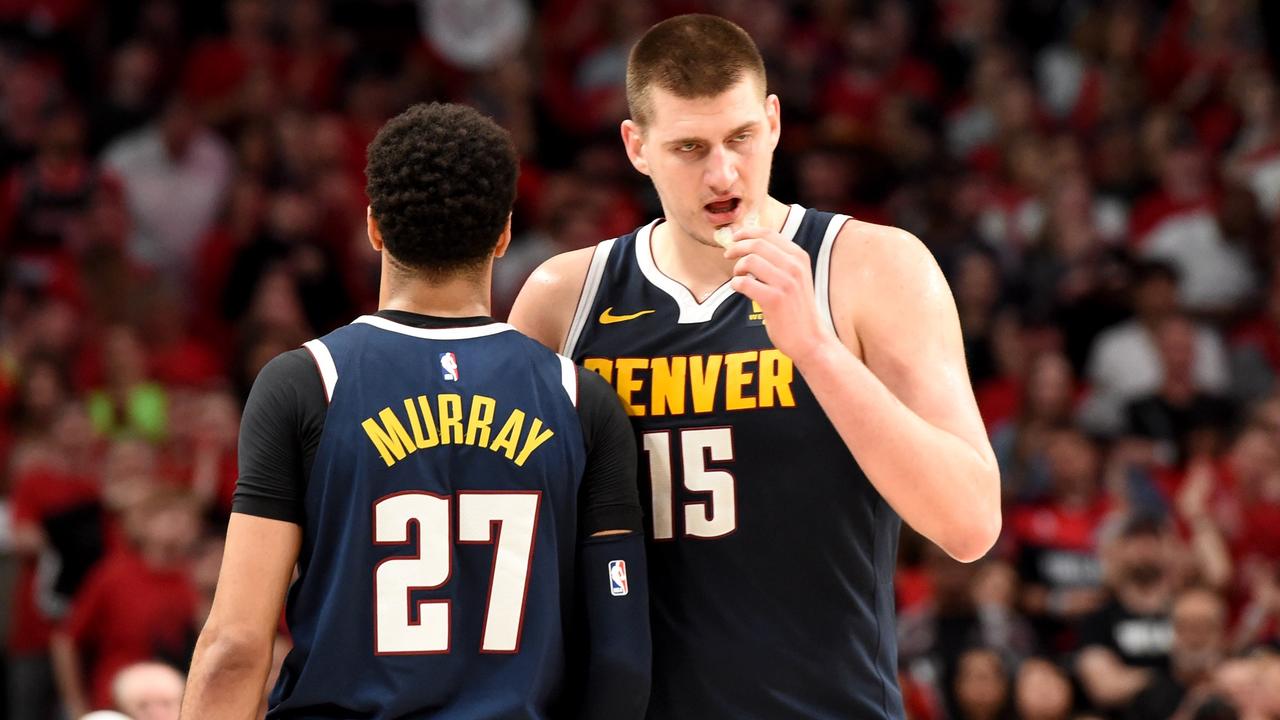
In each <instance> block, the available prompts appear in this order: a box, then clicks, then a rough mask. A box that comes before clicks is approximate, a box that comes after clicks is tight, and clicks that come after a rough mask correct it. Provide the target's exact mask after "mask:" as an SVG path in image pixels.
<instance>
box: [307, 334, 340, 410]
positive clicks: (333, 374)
mask: <svg viewBox="0 0 1280 720" xmlns="http://www.w3.org/2000/svg"><path fill="white" fill-rule="evenodd" d="M302 347H304V348H306V349H307V352H309V353H311V359H312V360H315V362H316V370H318V371H319V372H320V379H321V380H322V381H323V382H324V399H325V401H326V402H333V389H334V387H335V386H336V385H337V384H338V367H337V366H336V365H334V364H333V356H332V355H330V354H329V348H328V347H327V346H326V345H325V344H324V343H323V342H321V341H320V340H318V339H317V340H308V341H306V342H305V343H303V344H302Z"/></svg>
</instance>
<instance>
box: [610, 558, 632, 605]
mask: <svg viewBox="0 0 1280 720" xmlns="http://www.w3.org/2000/svg"><path fill="white" fill-rule="evenodd" d="M609 592H611V593H613V596H614V597H622V596H623V595H626V594H627V592H628V589H627V561H626V560H610V561H609Z"/></svg>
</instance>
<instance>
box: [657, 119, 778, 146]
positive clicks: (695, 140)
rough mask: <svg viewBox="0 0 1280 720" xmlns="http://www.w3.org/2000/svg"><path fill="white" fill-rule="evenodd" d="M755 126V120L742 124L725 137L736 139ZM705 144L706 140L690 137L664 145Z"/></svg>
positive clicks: (669, 141)
mask: <svg viewBox="0 0 1280 720" xmlns="http://www.w3.org/2000/svg"><path fill="white" fill-rule="evenodd" d="M755 126H756V121H755V120H751V121H748V122H745V123H742V124H741V125H739V126H738V127H736V128H734V129H732V130H730V131H729V132H727V133H725V137H736V136H738V135H741V134H742V133H744V132H746V131H748V130H750V129H751V128H753V127H755ZM705 142H706V140H705V139H704V138H700V137H694V136H689V137H682V138H676V139H675V140H668V141H667V142H665V143H663V144H664V145H667V146H676V145H684V144H686V143H705Z"/></svg>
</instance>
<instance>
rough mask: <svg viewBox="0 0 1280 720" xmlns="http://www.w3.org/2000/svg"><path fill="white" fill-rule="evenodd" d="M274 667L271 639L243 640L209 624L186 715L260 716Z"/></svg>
mask: <svg viewBox="0 0 1280 720" xmlns="http://www.w3.org/2000/svg"><path fill="white" fill-rule="evenodd" d="M270 666H271V642H270V639H268V641H267V642H266V643H260V642H248V643H246V642H240V641H237V640H233V639H230V638H228V637H227V636H226V635H221V634H219V633H218V632H216V631H211V630H210V628H208V627H206V628H205V631H204V632H202V633H201V634H200V639H199V640H198V641H197V642H196V651H195V656H194V657H193V658H192V660H191V672H190V674H189V676H188V679H187V691H186V694H185V695H184V697H183V699H182V716H181V717H182V718H183V719H184V720H187V719H190V720H195V718H200V720H204V718H211V719H214V720H252V719H255V718H258V717H260V715H261V707H262V696H263V692H264V686H265V685H266V681H267V673H268V672H269V670H270Z"/></svg>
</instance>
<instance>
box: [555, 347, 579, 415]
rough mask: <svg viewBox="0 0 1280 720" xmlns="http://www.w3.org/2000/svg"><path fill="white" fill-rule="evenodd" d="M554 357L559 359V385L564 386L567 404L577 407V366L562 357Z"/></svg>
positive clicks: (558, 355)
mask: <svg viewBox="0 0 1280 720" xmlns="http://www.w3.org/2000/svg"><path fill="white" fill-rule="evenodd" d="M556 357H558V358H560V384H561V385H563V386H564V392H565V394H566V395H568V396H569V402H571V403H573V406H574V407H578V366H577V365H574V364H573V361H572V360H570V359H569V358H567V357H565V356H564V355H560V354H557V355H556Z"/></svg>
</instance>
